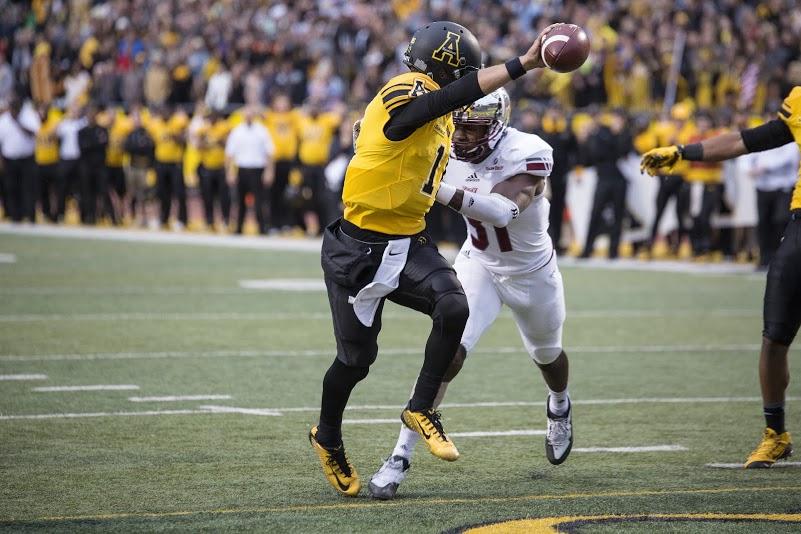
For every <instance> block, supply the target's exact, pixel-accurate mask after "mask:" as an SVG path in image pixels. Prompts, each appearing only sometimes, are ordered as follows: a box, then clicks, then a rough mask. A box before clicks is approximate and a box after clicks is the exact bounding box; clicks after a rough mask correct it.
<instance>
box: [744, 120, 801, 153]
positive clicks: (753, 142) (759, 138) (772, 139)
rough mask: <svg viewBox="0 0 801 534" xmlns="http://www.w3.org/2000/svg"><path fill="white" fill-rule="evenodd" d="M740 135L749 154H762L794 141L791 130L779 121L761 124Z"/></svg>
mask: <svg viewBox="0 0 801 534" xmlns="http://www.w3.org/2000/svg"><path fill="white" fill-rule="evenodd" d="M740 135H741V136H742V138H743V144H744V145H745V148H747V149H748V152H762V151H763V150H770V149H771V148H777V147H780V146H784V145H786V144H787V143H792V142H793V141H794V139H793V134H792V133H790V128H788V127H787V125H786V124H784V121H782V120H779V119H773V120H772V121H770V122H766V123H765V124H760V125H759V126H757V127H756V128H749V129H747V130H740Z"/></svg>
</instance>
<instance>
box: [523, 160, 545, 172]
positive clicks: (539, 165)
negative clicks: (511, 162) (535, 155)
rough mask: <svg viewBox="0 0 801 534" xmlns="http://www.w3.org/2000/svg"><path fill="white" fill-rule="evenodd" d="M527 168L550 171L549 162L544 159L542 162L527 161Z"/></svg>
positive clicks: (529, 169) (528, 169)
mask: <svg viewBox="0 0 801 534" xmlns="http://www.w3.org/2000/svg"><path fill="white" fill-rule="evenodd" d="M526 170H527V171H549V170H550V169H549V168H548V164H547V163H545V162H544V161H540V162H528V163H526Z"/></svg>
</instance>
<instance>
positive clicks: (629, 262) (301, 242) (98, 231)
mask: <svg viewBox="0 0 801 534" xmlns="http://www.w3.org/2000/svg"><path fill="white" fill-rule="evenodd" d="M0 234H11V235H26V236H44V237H61V238H73V239H94V240H103V241H126V242H136V243H168V244H179V245H201V246H214V247H225V248H240V249H259V250H283V251H293V252H315V253H319V252H320V245H321V243H322V241H321V240H320V239H297V238H285V237H244V236H230V235H221V236H218V235H208V234H194V233H191V232H183V233H173V232H158V231H147V230H133V229H115V228H85V227H71V226H49V225H15V224H11V223H0ZM445 252H449V251H445ZM559 263H560V265H562V266H566V267H577V268H591V269H608V270H616V271H632V270H634V271H651V272H669V273H687V274H703V275H721V274H723V275H731V274H740V275H742V274H744V275H746V276H749V277H754V268H753V266H752V265H737V264H731V263H720V264H715V263H712V264H709V263H705V264H698V263H692V262H679V261H652V262H647V261H640V260H636V259H618V260H615V261H607V260H600V259H591V260H576V259H574V258H560V259H559ZM763 279H764V275H763Z"/></svg>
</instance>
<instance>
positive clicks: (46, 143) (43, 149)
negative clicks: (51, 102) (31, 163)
mask: <svg viewBox="0 0 801 534" xmlns="http://www.w3.org/2000/svg"><path fill="white" fill-rule="evenodd" d="M61 116H62V114H61V112H60V111H59V110H58V109H57V108H50V109H49V110H48V111H47V119H46V120H45V121H44V123H43V124H42V127H41V128H39V131H38V132H36V145H35V149H34V158H35V160H36V163H37V164H39V165H54V164H56V163H58V136H57V135H56V128H57V127H58V123H59V122H61Z"/></svg>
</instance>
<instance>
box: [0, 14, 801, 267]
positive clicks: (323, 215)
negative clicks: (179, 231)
mask: <svg viewBox="0 0 801 534" xmlns="http://www.w3.org/2000/svg"><path fill="white" fill-rule="evenodd" d="M437 19H450V20H455V21H458V22H460V23H462V24H464V25H465V26H467V27H468V28H470V29H471V30H472V31H473V32H474V33H475V34H476V36H477V37H478V39H479V42H480V43H481V44H482V46H483V48H484V51H485V54H486V58H485V61H486V63H488V64H491V63H497V62H500V61H503V60H505V59H507V58H508V57H510V56H513V55H517V54H519V53H520V52H522V51H523V50H525V49H526V48H527V47H528V46H529V45H530V43H531V41H532V38H533V37H534V36H535V35H536V34H537V32H538V31H539V29H541V28H543V27H544V26H546V25H547V24H549V23H551V22H553V21H570V22H574V23H576V24H579V25H581V26H582V27H584V28H585V29H586V30H587V32H588V34H589V35H590V38H591V43H592V53H591V55H590V58H589V60H588V61H587V63H586V64H585V65H584V66H583V67H581V68H580V69H579V70H578V71H576V72H574V73H571V74H557V73H554V72H551V71H544V72H543V73H542V74H541V75H538V76H527V77H524V78H523V79H521V80H518V81H517V82H514V83H513V84H511V85H510V93H511V96H512V99H513V102H514V103H515V109H516V110H517V111H516V114H515V116H514V120H515V122H516V124H517V125H519V126H521V127H523V128H524V129H526V130H528V131H533V132H537V133H540V134H541V135H543V136H544V137H546V139H547V140H548V141H549V142H551V144H553V145H554V147H555V149H556V150H555V153H556V154H558V155H560V157H561V159H562V161H561V162H559V163H558V165H559V167H558V168H556V169H555V170H554V177H553V178H552V184H551V185H552V197H553V202H554V209H553V210H552V211H553V212H554V214H553V221H552V227H553V230H552V231H553V232H554V238H555V241H556V243H557V244H559V245H560V246H563V245H564V246H567V243H565V242H566V241H569V240H570V239H571V237H570V236H562V235H561V232H562V228H563V224H562V223H563V222H565V221H569V215H568V214H566V212H565V201H564V198H565V194H566V189H567V184H568V178H567V177H568V174H569V173H571V172H573V171H574V170H575V169H576V168H577V167H593V168H595V170H596V171H597V174H598V182H597V186H596V190H595V199H594V201H593V209H592V213H591V214H589V219H590V223H589V230H588V232H587V239H586V240H584V241H585V242H583V243H580V249H581V250H579V251H577V252H578V253H579V254H583V255H585V256H586V255H591V254H592V253H593V245H594V242H595V239H596V237H597V236H598V235H600V234H602V233H608V234H609V235H610V239H609V243H610V245H609V247H608V253H609V255H610V256H613V257H614V256H615V255H617V253H618V252H617V251H618V247H619V243H620V240H621V235H623V234H625V230H626V229H627V228H631V227H632V226H634V225H637V224H645V225H648V226H653V228H654V229H653V230H652V231H649V232H648V234H649V237H648V239H647V240H641V241H643V243H642V244H641V245H640V246H639V248H640V249H641V250H642V251H646V252H644V253H648V254H650V253H651V252H647V251H652V248H653V247H652V245H654V244H655V243H657V242H659V243H661V242H662V236H660V235H659V232H658V218H657V224H653V222H652V221H645V222H643V221H637V217H636V216H632V213H631V210H629V209H627V207H626V198H627V187H626V183H627V176H626V175H625V173H624V172H621V170H620V165H619V160H620V159H622V158H625V157H626V156H627V155H629V154H631V153H633V152H636V151H640V152H642V151H643V150H647V148H650V147H651V146H656V144H665V143H670V142H675V141H677V140H679V139H685V140H686V139H691V138H694V137H701V136H705V135H708V133H709V132H714V131H718V130H719V129H721V128H730V127H739V126H742V125H744V124H746V123H748V122H749V121H753V120H754V119H755V118H763V117H765V116H768V115H769V114H770V113H772V112H773V111H774V110H776V109H778V107H779V105H780V102H781V99H782V98H783V96H784V95H785V94H786V93H787V92H788V91H789V88H790V87H792V86H793V85H796V84H801V5H799V4H798V2H796V1H794V0H675V1H674V0H670V1H668V0H619V1H614V0H589V1H577V0H539V1H534V0H504V1H500V0H498V1H489V0H462V1H459V0H455V1H444V0H427V1H424V0H393V1H390V2H368V1H361V0H347V1H345V0H297V1H293V2H286V1H283V2H282V1H274V0H183V1H177V0H109V1H100V0H31V1H25V2H15V1H10V0H0V111H3V110H7V111H6V115H5V117H6V119H5V122H4V119H0V136H1V135H3V132H7V131H12V132H13V131H15V129H16V128H18V127H20V128H22V129H23V130H26V129H27V130H29V132H30V133H31V134H32V137H31V143H30V146H14V147H12V152H11V153H10V155H9V153H5V151H6V149H5V146H6V144H7V143H5V142H4V140H3V139H2V138H0V143H3V147H4V158H3V159H4V160H5V165H4V171H3V173H4V176H5V179H4V180H0V187H2V193H0V194H2V195H3V200H4V208H5V209H4V213H5V217H7V218H11V219H14V220H20V219H29V220H34V219H36V217H37V213H38V214H39V215H38V220H40V221H41V220H51V221H60V220H63V219H64V218H65V217H66V218H68V219H69V214H70V213H74V214H76V215H75V216H76V217H77V218H79V219H80V220H81V221H82V222H84V223H87V224H93V223H95V222H97V221H98V220H108V221H109V222H110V223H112V224H123V223H137V222H138V223H140V224H154V223H153V222H152V221H155V224H160V225H169V224H172V226H173V227H186V226H187V225H191V224H192V223H193V222H194V221H196V220H197V221H199V222H198V223H197V224H198V226H204V225H205V226H207V227H211V226H214V225H216V226H217V227H219V228H225V229H228V228H229V227H230V230H232V231H242V230H243V222H242V221H241V219H242V214H243V213H244V212H245V211H246V210H247V208H250V207H252V208H253V212H254V217H252V220H253V221H255V222H253V223H251V224H254V225H255V230H256V231H258V232H261V233H266V232H270V231H284V230H287V229H293V228H294V229H297V228H300V229H302V230H304V231H306V232H307V233H310V234H314V233H316V232H317V231H318V229H319V227H320V225H321V224H324V222H325V220H327V219H328V218H330V217H332V216H335V215H336V212H337V210H338V202H337V198H338V197H337V190H338V188H339V187H341V178H342V173H343V170H344V163H345V162H346V161H347V156H348V154H349V151H350V150H352V147H351V142H350V141H349V131H350V125H351V124H352V122H353V120H355V118H358V117H359V116H360V114H361V111H362V110H363V107H364V105H365V104H366V103H367V102H368V101H369V99H370V98H372V96H373V95H374V94H375V92H376V91H377V90H378V89H379V88H380V87H381V86H382V85H383V83H384V82H385V81H386V80H387V79H388V78H390V77H391V76H393V75H395V74H398V73H400V72H403V71H404V70H405V67H403V66H402V64H401V62H400V56H401V54H402V52H403V50H404V49H405V47H406V44H407V42H408V38H409V35H410V34H411V33H412V31H413V30H414V29H415V28H417V27H419V26H421V25H422V24H424V23H425V22H428V21H430V20H437ZM766 114H768V115H766ZM9 115H12V116H13V117H16V118H19V120H16V119H14V120H11V119H10V118H9ZM248 115H252V116H253V118H254V120H256V121H257V122H259V123H261V124H263V125H264V126H265V128H266V129H267V130H268V132H269V134H270V136H271V138H272V140H273V143H274V145H275V147H274V148H275V154H274V157H273V158H272V160H271V161H272V163H271V164H270V166H271V167H274V168H271V169H270V170H269V172H265V175H264V176H263V179H260V180H257V182H258V183H252V180H250V179H248V180H247V181H248V184H244V183H242V180H241V177H240V176H239V175H238V174H237V172H236V171H232V170H231V169H230V168H228V167H227V166H226V158H225V144H226V141H227V136H228V135H229V133H230V131H231V130H232V129H233V128H235V127H236V126H237V125H238V124H240V123H241V122H242V121H243V120H244V118H245V117H246V116H248ZM134 132H138V136H137V135H133V134H134ZM132 138H133V140H132ZM136 139H138V140H139V142H141V143H143V146H144V145H147V140H148V139H149V141H150V144H152V147H151V148H148V149H145V148H141V147H140V148H135V147H134V145H133V144H131V143H133V142H134V141H135V140H136ZM129 141H130V143H129ZM12 144H14V145H18V144H19V143H16V142H13V143H12ZM22 144H23V145H25V143H22ZM148 146H149V145H148ZM28 149H30V152H31V153H30V154H27V151H28ZM14 150H18V152H14ZM19 150H21V151H19ZM137 151H138V152H137ZM29 157H30V160H28V159H26V158H29ZM18 159H19V160H25V161H16V160H18ZM101 160H102V161H101ZM760 165H761V164H760ZM763 167H764V166H759V165H755V166H754V168H752V169H751V171H750V172H751V174H753V180H757V179H758V178H759V173H758V172H757V171H756V170H754V169H757V170H760V171H761V169H763ZM716 169H718V170H720V168H719V167H716ZM19 173H23V174H25V176H28V175H30V176H31V178H30V179H28V178H25V179H21V180H17V179H16V178H13V177H14V176H18V175H19ZM220 173H222V174H220ZM716 173H717V170H715V169H711V168H710V169H707V170H705V171H701V170H699V169H697V168H691V169H685V170H681V169H679V170H678V171H676V174H673V175H671V176H666V177H661V178H660V179H659V180H660V186H659V195H658V196H657V200H656V202H657V206H656V208H657V209H656V212H657V213H659V214H660V215H661V212H662V211H664V209H665V206H666V205H667V200H668V199H676V204H680V205H681V208H680V209H679V210H678V212H677V215H676V216H677V218H678V220H679V223H678V228H677V229H676V231H675V232H672V234H674V235H673V237H672V238H671V240H669V245H670V246H669V251H671V252H674V253H678V250H679V248H681V243H682V242H684V243H690V244H691V248H692V254H693V255H695V256H705V255H707V254H709V253H710V251H713V250H719V251H722V253H723V254H724V255H727V256H729V255H732V254H733V255H735V256H736V255H737V254H738V253H739V252H742V251H743V250H745V249H746V248H748V246H747V245H746V243H750V242H753V241H754V239H750V238H747V237H743V236H741V235H740V233H741V232H733V233H734V234H737V235H734V236H733V237H731V238H729V237H728V236H724V238H721V237H720V235H719V234H720V233H721V232H720V231H719V230H718V229H717V228H715V226H716V225H715V224H713V222H714V221H716V220H717V218H718V214H720V213H721V212H723V213H725V210H726V209H727V207H726V203H725V201H726V199H727V194H726V186H725V185H724V183H725V182H726V178H725V175H726V172H725V169H723V170H721V171H720V173H718V174H720V175H721V177H720V179H719V182H720V187H707V188H706V189H708V190H709V192H706V189H705V190H704V191H702V192H701V194H700V197H699V198H700V199H701V200H700V204H698V202H691V201H690V200H688V199H687V195H688V194H689V193H688V191H689V190H690V189H692V188H690V189H688V188H687V184H688V183H690V182H694V181H701V182H703V183H707V182H709V183H712V182H715V183H717V181H718V178H713V176H717V174H716ZM701 175H703V176H704V178H698V176H701ZM221 176H222V177H221ZM15 180H16V181H15ZM782 187H783V186H782ZM696 189H697V188H696ZM695 196H698V195H695ZM730 196H731V195H729V197H730ZM774 196H775V195H774ZM9 199H11V200H12V202H11V203H10V204H13V205H9ZM73 200H74V202H73ZM762 200H764V199H762ZM755 202H756V200H755ZM173 204H174V206H173ZM696 204H698V206H700V207H698V206H696ZM769 205H771V203H769V202H768V201H767V200H765V201H764V202H762V203H761V204H760V210H759V213H760V216H762V215H763V212H764V213H765V215H764V216H765V217H772V218H774V219H776V221H779V220H781V218H782V216H783V215H781V214H780V215H776V214H774V213H773V211H780V210H779V207H780V206H781V202H779V201H776V202H774V203H773V204H772V205H775V208H771V209H772V211H771V213H770V214H768V213H767V212H768V211H769V207H768V206H769ZM72 206H74V208H72ZM660 206H661V208H660ZM685 208H686V209H685ZM173 209H174V210H175V213H174V214H173V213H172V211H171V210H173ZM215 210H217V211H219V216H217V215H215V213H216V212H215ZM153 212H155V213H153ZM685 212H686V213H685ZM431 217H432V221H431V226H432V229H433V230H434V231H435V233H437V234H438V235H439V236H440V237H441V238H442V239H448V240H458V239H457V237H458V235H459V232H463V230H462V229H461V228H460V222H459V221H458V219H457V218H454V217H453V216H451V214H449V213H447V212H444V211H442V210H435V212H434V213H432V216H431ZM248 220H251V219H250V218H249V219H248ZM171 221H172V223H171ZM778 224H779V223H778V222H775V223H774V226H775V225H778ZM724 233H726V232H724ZM746 233H747V232H746ZM758 234H759V236H762V234H763V232H762V230H760V231H759V232H758ZM462 235H463V234H462ZM763 241H764V242H767V238H764V239H762V238H761V239H760V242H763ZM728 243H733V244H731V245H729V244H728ZM749 254H750V252H749Z"/></svg>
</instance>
